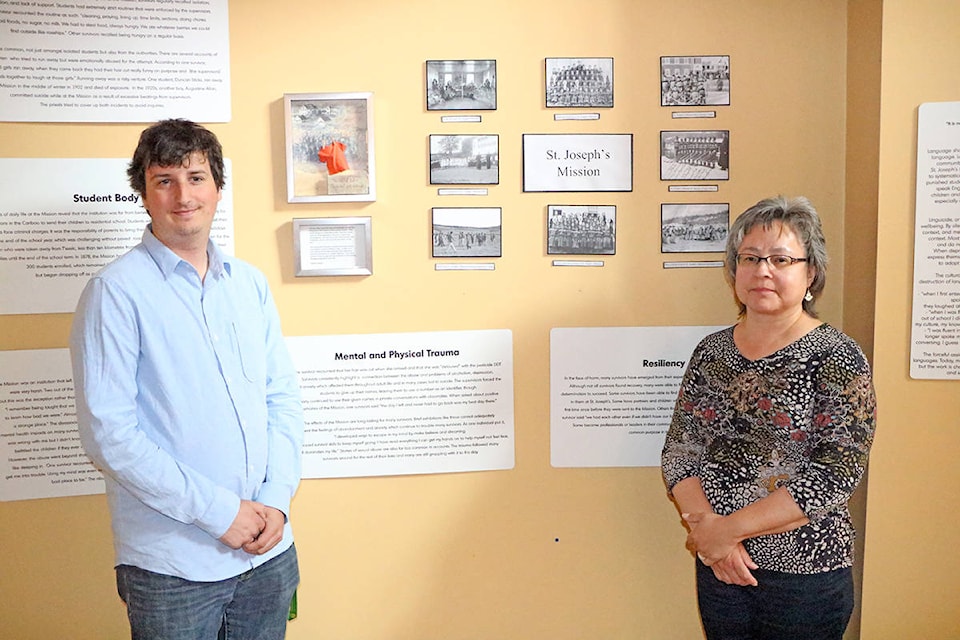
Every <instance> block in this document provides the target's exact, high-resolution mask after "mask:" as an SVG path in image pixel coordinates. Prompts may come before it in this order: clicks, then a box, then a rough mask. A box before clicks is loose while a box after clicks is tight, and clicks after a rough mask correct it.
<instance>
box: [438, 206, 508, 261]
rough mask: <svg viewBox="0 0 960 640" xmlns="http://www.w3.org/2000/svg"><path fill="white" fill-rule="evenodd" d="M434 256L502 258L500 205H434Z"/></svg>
mask: <svg viewBox="0 0 960 640" xmlns="http://www.w3.org/2000/svg"><path fill="white" fill-rule="evenodd" d="M430 215H431V227H432V230H433V257H434V258H499V257H500V256H501V251H502V242H503V219H502V210H501V208H500V207H434V208H433V209H431V211H430Z"/></svg>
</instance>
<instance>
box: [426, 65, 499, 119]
mask: <svg viewBox="0 0 960 640" xmlns="http://www.w3.org/2000/svg"><path fill="white" fill-rule="evenodd" d="M496 108H497V61H496V60H427V111H494V110H496Z"/></svg>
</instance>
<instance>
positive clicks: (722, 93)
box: [660, 56, 730, 107]
mask: <svg viewBox="0 0 960 640" xmlns="http://www.w3.org/2000/svg"><path fill="white" fill-rule="evenodd" d="M729 104H730V56H662V57H661V58H660V106H663V107H688V106H707V105H716V106H727V105H729Z"/></svg>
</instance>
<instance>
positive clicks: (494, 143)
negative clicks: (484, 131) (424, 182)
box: [430, 134, 500, 184]
mask: <svg viewBox="0 0 960 640" xmlns="http://www.w3.org/2000/svg"><path fill="white" fill-rule="evenodd" d="M499 183H500V136H498V135H495V134H493V135H463V134H456V135H447V136H444V135H431V136H430V184H499Z"/></svg>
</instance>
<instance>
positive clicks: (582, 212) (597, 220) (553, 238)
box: [547, 204, 617, 255]
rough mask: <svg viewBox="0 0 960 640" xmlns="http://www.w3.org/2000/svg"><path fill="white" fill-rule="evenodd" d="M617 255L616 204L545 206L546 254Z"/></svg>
mask: <svg viewBox="0 0 960 640" xmlns="http://www.w3.org/2000/svg"><path fill="white" fill-rule="evenodd" d="M616 252H617V207H616V205H612V204H604V205H600V204H588V205H580V204H551V205H548V206H547V254H548V255H551V254H559V255H614V254H615V253H616Z"/></svg>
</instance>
